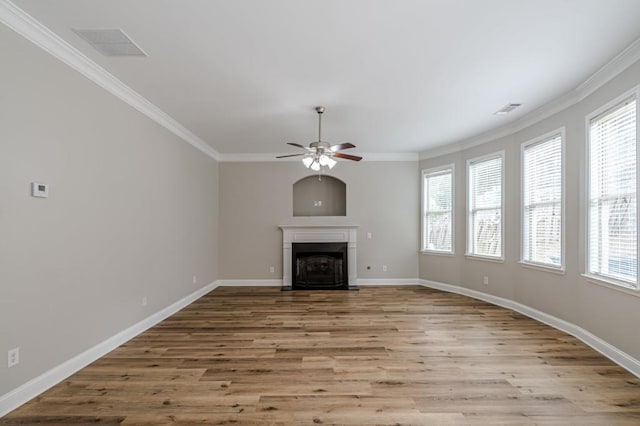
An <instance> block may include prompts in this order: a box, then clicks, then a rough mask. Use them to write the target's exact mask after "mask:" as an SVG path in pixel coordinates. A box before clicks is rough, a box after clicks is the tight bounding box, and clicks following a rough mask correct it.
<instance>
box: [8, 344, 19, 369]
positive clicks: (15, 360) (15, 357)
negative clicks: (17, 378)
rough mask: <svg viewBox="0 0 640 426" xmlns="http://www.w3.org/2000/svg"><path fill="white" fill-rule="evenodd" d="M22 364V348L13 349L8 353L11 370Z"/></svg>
mask: <svg viewBox="0 0 640 426" xmlns="http://www.w3.org/2000/svg"><path fill="white" fill-rule="evenodd" d="M19 363H20V348H13V349H10V350H9V351H7V366H9V368H11V367H13V366H15V365H18V364H19Z"/></svg>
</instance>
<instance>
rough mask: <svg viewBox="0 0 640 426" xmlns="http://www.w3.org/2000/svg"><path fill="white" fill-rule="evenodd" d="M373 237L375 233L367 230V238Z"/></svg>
mask: <svg viewBox="0 0 640 426" xmlns="http://www.w3.org/2000/svg"><path fill="white" fill-rule="evenodd" d="M372 237H373V235H372V234H371V232H367V239H368V240H370V239H371V238H372Z"/></svg>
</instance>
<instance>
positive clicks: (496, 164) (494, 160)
mask: <svg viewBox="0 0 640 426" xmlns="http://www.w3.org/2000/svg"><path fill="white" fill-rule="evenodd" d="M503 157H504V155H503V153H502V152H500V153H497V154H493V155H491V156H487V157H483V158H480V159H475V160H469V161H468V162H467V176H468V179H469V183H468V187H467V191H468V193H467V196H468V200H467V206H468V225H467V226H468V233H467V254H468V255H470V256H480V257H489V258H496V259H502V234H503V232H502V216H503V213H502V186H503V185H502V180H503V170H502V169H503V167H502V166H503Z"/></svg>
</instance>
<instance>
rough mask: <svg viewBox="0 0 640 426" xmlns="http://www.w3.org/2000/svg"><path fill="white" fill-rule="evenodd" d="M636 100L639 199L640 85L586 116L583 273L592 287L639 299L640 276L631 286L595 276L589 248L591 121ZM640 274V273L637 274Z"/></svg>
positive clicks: (639, 253)
mask: <svg viewBox="0 0 640 426" xmlns="http://www.w3.org/2000/svg"><path fill="white" fill-rule="evenodd" d="M632 97H633V98H635V101H636V197H638V195H640V194H639V192H638V186H639V185H640V143H639V142H640V141H639V140H638V138H639V137H640V86H636V87H634V88H633V89H631V90H629V91H627V92H625V93H623V94H622V95H620V96H618V97H617V98H615V99H613V100H611V101H609V102H608V103H606V104H605V105H603V106H601V107H600V108H598V109H597V110H595V111H593V112H592V113H591V114H589V115H587V116H586V117H585V142H586V145H585V148H586V149H585V170H586V173H585V174H586V179H585V181H586V187H585V191H584V193H585V197H584V209H585V212H586V214H585V215H584V220H585V222H584V234H583V235H584V236H585V244H584V247H585V251H584V273H583V274H582V276H583V277H585V278H587V281H589V282H591V283H593V284H598V285H604V286H605V287H609V288H612V289H615V290H620V291H623V292H625V293H629V294H633V295H635V296H640V280H639V279H638V276H636V283H635V285H633V284H630V283H629V282H626V281H623V280H617V279H615V278H612V277H609V276H604V275H599V274H595V273H592V272H591V271H590V270H589V265H590V259H589V253H590V251H591V249H590V244H591V241H590V238H589V237H590V235H589V234H590V229H589V226H590V223H591V200H590V198H591V197H590V188H591V155H590V154H591V132H590V129H591V121H592V120H593V119H594V118H597V117H598V116H600V115H603V114H605V113H607V112H608V111H610V110H613V109H614V108H616V107H617V106H619V105H621V104H622V103H623V102H624V101H626V100H627V99H629V98H632ZM639 213H640V202H637V201H636V220H638V219H640V214H639ZM636 232H638V229H636ZM636 244H637V248H636V250H637V251H636V265H638V257H640V238H638V236H637V235H636ZM638 266H640V265H638ZM638 271H640V268H638ZM636 274H637V273H636Z"/></svg>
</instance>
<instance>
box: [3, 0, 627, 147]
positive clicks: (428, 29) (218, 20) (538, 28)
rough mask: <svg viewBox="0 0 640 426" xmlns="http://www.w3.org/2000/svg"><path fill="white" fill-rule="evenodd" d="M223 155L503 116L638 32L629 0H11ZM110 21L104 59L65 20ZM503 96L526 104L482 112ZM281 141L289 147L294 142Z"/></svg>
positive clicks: (427, 135)
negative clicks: (138, 51)
mask: <svg viewBox="0 0 640 426" xmlns="http://www.w3.org/2000/svg"><path fill="white" fill-rule="evenodd" d="M13 2H14V3H15V4H16V5H18V6H19V7H20V8H22V9H23V10H24V11H26V12H27V13H29V14H30V15H31V16H33V17H34V18H35V19H37V20H38V21H40V22H41V23H42V24H43V25H45V26H46V27H48V28H49V29H50V30H52V31H53V32H55V33H56V34H57V35H59V36H60V37H62V38H63V39H65V40H66V41H67V42H68V43H70V44H71V45H73V46H74V47H76V48H77V49H79V50H80V51H81V52H83V53H84V54H85V55H86V56H88V57H89V58H91V59H92V60H93V61H95V62H96V63H98V64H99V65H101V66H102V67H103V68H105V69H106V70H107V71H109V72H110V73H111V74H113V75H115V76H116V77H117V78H118V79H120V80H121V81H122V82H124V83H125V84H127V85H128V86H129V87H131V88H132V89H134V90H135V91H137V92H138V93H140V94H141V95H142V96H144V97H145V98H146V99H148V100H149V101H150V102H152V103H153V104H155V105H156V106H157V107H159V108H160V109H162V110H163V111H164V112H166V113H167V114H169V115H170V116H171V117H173V118H174V119H175V120H177V121H178V122H180V123H181V124H182V125H183V126H185V127H186V128H187V129H189V130H190V131H191V132H193V133H195V134H196V135H197V136H199V137H200V138H201V139H203V140H204V141H206V142H207V143H209V144H210V145H211V146H212V147H213V148H214V149H215V150H217V151H218V152H220V153H223V154H230V153H234V154H246V153H256V154H259V153H293V152H296V151H295V149H294V148H291V147H287V146H286V145H285V142H298V143H302V144H307V143H309V142H312V141H314V140H316V139H317V118H316V114H315V112H314V109H313V107H314V106H316V105H324V106H326V107H327V111H326V113H325V114H324V117H323V118H324V121H323V139H324V140H326V141H328V142H330V143H338V142H344V141H350V142H352V143H354V144H355V145H357V148H356V149H354V150H351V151H350V152H353V153H354V154H357V153H385V152H386V153H404V152H419V151H424V150H428V149H432V148H435V147H438V146H442V145H445V144H451V143H454V142H457V141H460V140H461V139H465V138H469V137H472V136H474V135H478V134H480V133H483V132H486V131H488V130H491V129H495V128H498V127H500V126H504V125H506V124H508V123H510V122H512V121H513V120H516V119H518V118H520V117H522V116H523V115H525V114H527V113H528V112H531V111H533V110H535V109H536V108H538V107H540V106H542V105H544V104H545V103H547V102H549V101H551V100H553V99H555V98H558V97H559V96H561V95H563V94H564V93H566V92H568V91H570V90H572V89H574V88H575V87H577V86H578V85H579V84H580V83H582V82H583V81H585V80H586V79H587V78H588V77H589V76H590V75H592V74H593V73H594V72H596V71H597V70H598V69H599V68H601V67H602V66H603V65H605V64H606V63H607V62H608V61H610V60H611V59H612V58H613V57H614V56H615V55H616V54H618V53H619V52H620V51H622V50H623V49H624V48H625V47H627V46H628V45H630V44H631V43H632V42H633V41H634V40H636V39H638V38H640V1H639V0H518V1H514V0H402V1H392V0H323V1H319V0H313V1H308V0H269V1H265V0H224V1H223V0H163V1H160V0H95V1H86V0H48V1H42V0H14V1H13ZM90 28H120V29H122V30H123V31H124V32H125V33H127V34H128V35H129V36H130V37H131V38H132V39H133V41H134V42H136V43H137V44H138V45H139V46H140V47H141V48H142V49H143V50H144V51H145V52H146V53H147V54H148V55H149V56H148V57H146V58H131V57H129V58H127V57H125V58H113V57H104V56H102V55H100V54H99V53H98V52H96V51H95V50H94V49H93V48H92V47H91V46H89V45H88V44H87V43H86V42H85V41H84V40H83V39H81V38H80V37H79V36H78V35H77V34H76V33H74V32H73V31H72V30H73V29H90ZM509 102H518V103H522V104H523V107H521V108H519V109H518V110H516V111H515V112H513V113H511V114H510V115H508V116H503V117H499V116H495V115H493V113H494V112H495V111H496V110H498V109H500V108H502V107H503V106H505V105H506V104H507V103H509ZM289 148H291V149H289Z"/></svg>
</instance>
